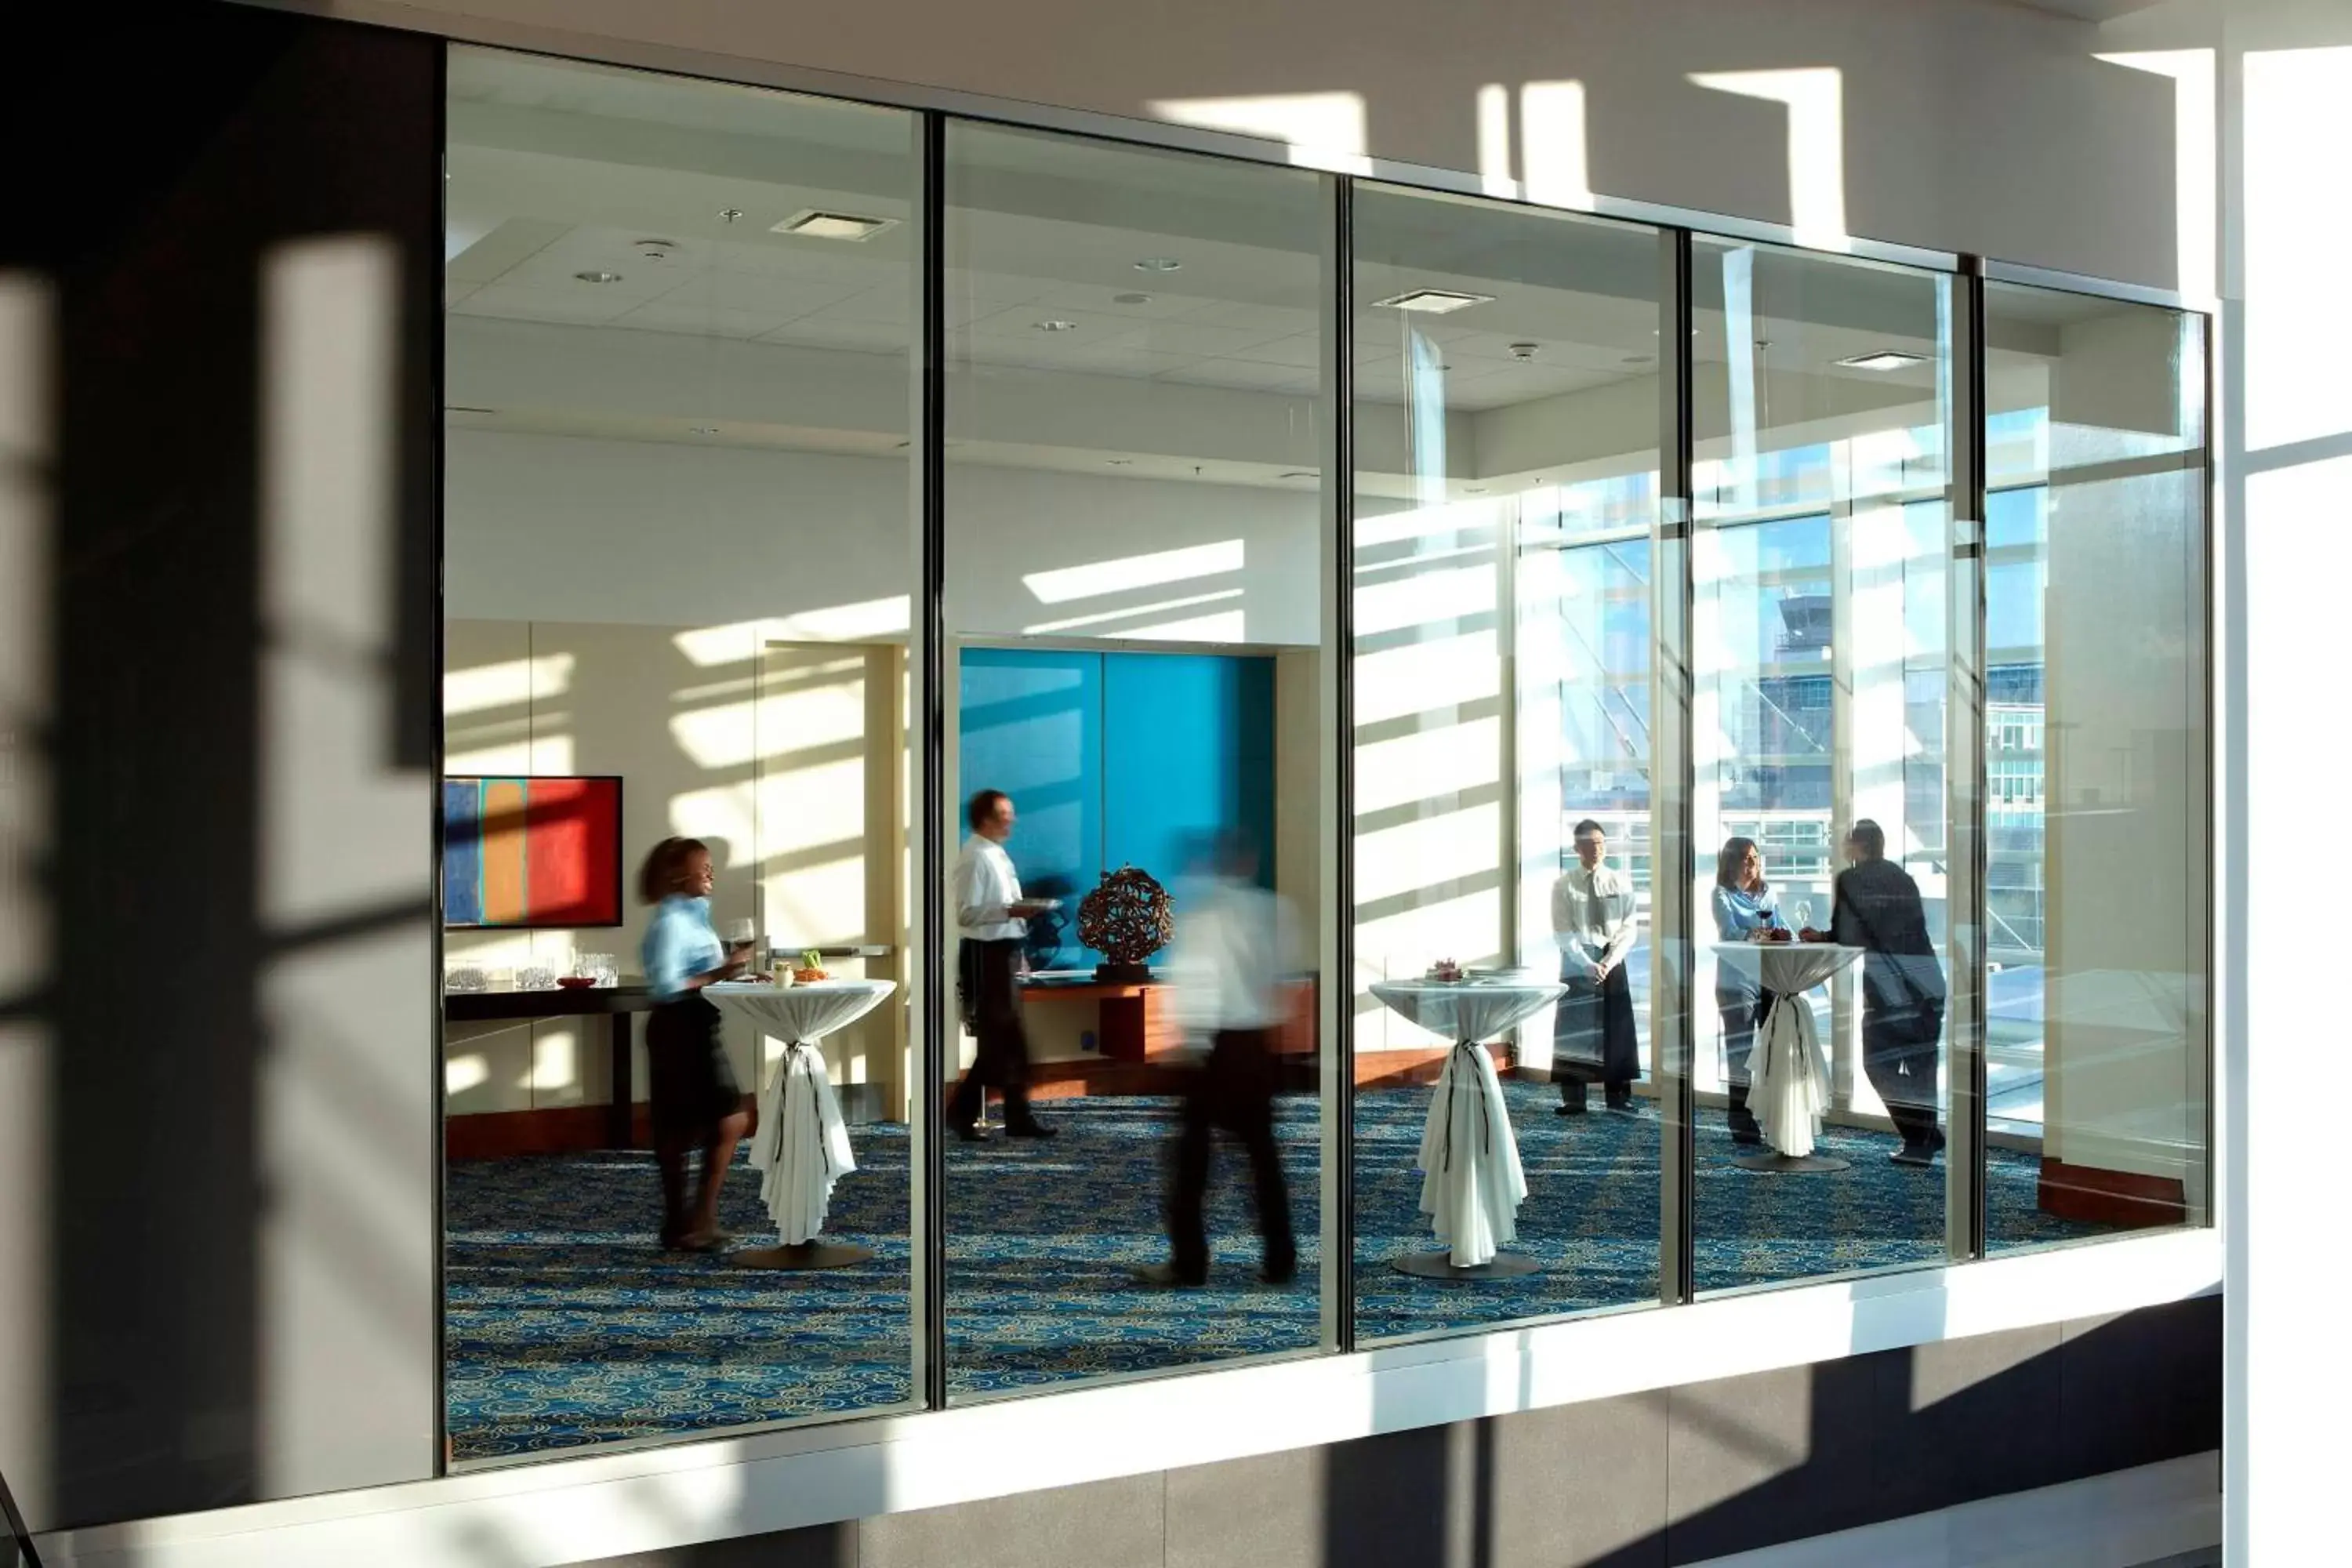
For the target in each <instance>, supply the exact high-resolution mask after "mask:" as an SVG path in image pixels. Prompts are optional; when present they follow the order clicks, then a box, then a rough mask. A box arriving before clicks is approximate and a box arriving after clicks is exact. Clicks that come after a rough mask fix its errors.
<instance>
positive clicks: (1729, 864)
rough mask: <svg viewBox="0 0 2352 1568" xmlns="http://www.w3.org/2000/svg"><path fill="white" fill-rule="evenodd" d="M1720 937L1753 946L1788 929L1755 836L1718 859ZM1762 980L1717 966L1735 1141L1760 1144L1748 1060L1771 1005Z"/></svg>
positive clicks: (1732, 842) (1731, 842)
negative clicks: (1761, 935) (1763, 935)
mask: <svg viewBox="0 0 2352 1568" xmlns="http://www.w3.org/2000/svg"><path fill="white" fill-rule="evenodd" d="M1712 902H1713V905H1714V909H1715V934H1716V936H1717V938H1719V939H1720V940H1722V941H1724V942H1752V941H1754V940H1755V938H1756V933H1757V932H1759V931H1786V930H1788V929H1789V928H1788V926H1787V925H1786V924H1785V923H1783V922H1782V921H1781V919H1780V895H1778V894H1777V893H1775V892H1773V890H1772V884H1771V883H1769V882H1768V881H1766V880H1765V879H1764V852H1763V851H1762V850H1760V849H1759V848H1757V847H1756V840H1754V839H1753V838H1739V837H1733V838H1727V839H1725V840H1724V841H1723V848H1722V849H1721V850H1720V851H1718V852H1717V855H1716V858H1715V897H1714V899H1713V900H1712ZM1768 1000H1769V999H1768V998H1767V997H1766V996H1765V994H1764V989H1763V986H1762V984H1760V983H1759V979H1758V977H1757V976H1756V975H1755V974H1753V973H1748V972H1747V971H1746V970H1744V969H1742V968H1741V967H1740V966H1739V965H1738V964H1736V963H1717V964H1716V966H1715V1006H1716V1013H1717V1016H1718V1017H1720V1018H1721V1019H1722V1021H1723V1060H1724V1077H1725V1081H1726V1084H1727V1088H1728V1090H1729V1096H1730V1100H1731V1113H1730V1121H1731V1141H1732V1142H1735V1143H1760V1142H1763V1141H1764V1130H1763V1129H1762V1128H1761V1127H1759V1126H1758V1125H1757V1122H1756V1117H1755V1114H1754V1113H1753V1112H1752V1111H1750V1110H1748V1053H1749V1052H1750V1051H1751V1050H1753V1049H1754V1048H1755V1045H1756V1030H1757V1028H1758V1026H1760V1025H1761V1024H1762V1023H1763V1021H1764V1009H1765V1007H1766V1005H1767V1003H1768Z"/></svg>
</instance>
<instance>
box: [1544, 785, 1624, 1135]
mask: <svg viewBox="0 0 2352 1568" xmlns="http://www.w3.org/2000/svg"><path fill="white" fill-rule="evenodd" d="M1574 837H1575V840H1576V864H1575V865H1573V866H1570V868H1568V869H1567V870H1565V871H1563V872H1561V873H1560V877H1559V881H1557V882H1554V883H1553V884H1552V889H1551V929H1552V933H1553V935H1554V936H1555V937H1556V938H1557V939H1558V940H1559V977H1560V980H1561V982H1562V983H1563V984H1566V985H1567V986H1568V994H1566V995H1565V996H1562V997H1561V998H1560V999H1559V1010H1558V1011H1557V1012H1556V1013H1555V1014H1554V1015H1553V1018H1552V1035H1551V1075H1552V1077H1553V1078H1554V1079H1556V1080H1558V1082H1559V1114H1560V1115H1562V1116H1579V1115H1581V1114H1583V1112H1584V1109H1585V1104H1586V1091H1587V1089H1588V1088H1589V1086H1590V1085H1591V1083H1592V1081H1593V1080H1594V1079H1600V1080H1601V1085H1602V1091H1603V1093H1604V1094H1605V1095H1606V1096H1607V1104H1608V1107H1609V1109H1610V1110H1617V1111H1623V1112H1625V1113H1627V1114H1629V1115H1630V1114H1633V1113H1634V1111H1635V1106H1634V1102H1633V1079H1635V1078H1637V1077H1639V1076H1640V1074H1641V1070H1642V1064H1641V1053H1640V1047H1639V1046H1638V1044H1637V1042H1636V1041H1635V1039H1634V1036H1633V983H1632V982H1631V981H1630V980H1629V979H1627V977H1626V974H1625V959H1626V956H1627V955H1628V954H1630V953H1631V952H1633V939H1634V937H1635V936H1636V935H1638V934H1639V933H1640V930H1641V921H1640V918H1639V917H1638V915H1637V914H1636V912H1635V909H1634V901H1633V881H1632V879H1629V878H1628V877H1627V876H1626V875H1625V874H1624V873H1623V872H1622V871H1619V870H1616V869H1614V868H1612V867H1611V866H1610V865H1609V864H1608V861H1607V856H1608V853H1609V841H1608V839H1607V837H1606V836H1605V835H1604V834H1603V833H1602V831H1601V824H1599V823H1597V822H1594V821H1592V820H1591V818H1587V819H1586V820H1584V821H1582V822H1580V823H1578V824H1577V825H1576V829H1575V835H1574Z"/></svg>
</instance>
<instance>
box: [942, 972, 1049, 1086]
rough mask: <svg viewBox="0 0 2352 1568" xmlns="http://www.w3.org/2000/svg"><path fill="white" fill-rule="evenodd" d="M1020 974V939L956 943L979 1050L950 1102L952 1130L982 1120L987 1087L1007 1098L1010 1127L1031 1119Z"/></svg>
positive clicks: (960, 982)
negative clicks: (1016, 984)
mask: <svg viewBox="0 0 2352 1568" xmlns="http://www.w3.org/2000/svg"><path fill="white" fill-rule="evenodd" d="M1020 972H1021V943H1020V942H1019V941H1018V940H1017V939H1014V938H1012V937H1005V938H1003V939H1001V940H998V941H994V942H975V941H973V940H971V938H969V937H967V938H965V939H964V940H963V941H961V942H958V943H957V944H956V994H957V995H958V996H960V997H961V998H962V1001H963V1013H964V1016H966V1017H967V1018H969V1019H971V1028H972V1034H973V1036H974V1037H976V1039H977V1041H978V1044H979V1050H978V1051H977V1053H976V1054H975V1055H974V1056H973V1057H972V1061H971V1068H969V1069H968V1070H967V1071H966V1072H965V1073H964V1075H963V1079H962V1081H961V1082H960V1083H958V1084H957V1085H956V1089H955V1096H954V1098H953V1099H951V1100H949V1102H948V1125H949V1126H950V1127H970V1126H971V1125H973V1124H974V1123H976V1122H977V1121H979V1120H980V1094H981V1089H982V1087H983V1086H986V1087H990V1088H993V1089H997V1090H999V1091H1000V1092H1001V1093H1003V1096H1004V1121H1005V1125H1006V1126H1008V1127H1019V1126H1023V1125H1024V1124H1025V1123H1027V1122H1028V1121H1029V1120H1030V1114H1029V1037H1028V1035H1027V1034H1026V1033H1025V1032H1024V1030H1023V1029H1022V1027H1021V1003H1020V1001H1019V999H1018V998H1016V997H1015V996H1014V995H1013V976H1015V975H1016V974H1018V973H1020Z"/></svg>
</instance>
